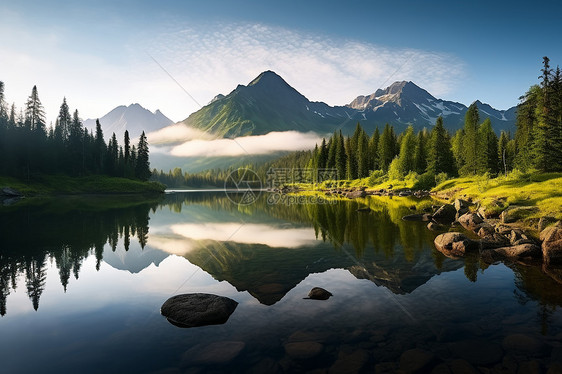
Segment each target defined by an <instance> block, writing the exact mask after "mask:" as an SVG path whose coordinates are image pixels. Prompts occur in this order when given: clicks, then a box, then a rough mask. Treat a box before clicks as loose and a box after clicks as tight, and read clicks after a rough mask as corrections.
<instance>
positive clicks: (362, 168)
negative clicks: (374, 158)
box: [356, 124, 371, 178]
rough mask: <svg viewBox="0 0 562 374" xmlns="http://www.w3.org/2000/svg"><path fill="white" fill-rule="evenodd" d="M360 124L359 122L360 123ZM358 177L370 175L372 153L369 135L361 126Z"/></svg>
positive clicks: (358, 145)
mask: <svg viewBox="0 0 562 374" xmlns="http://www.w3.org/2000/svg"><path fill="white" fill-rule="evenodd" d="M358 125H359V124H358ZM359 127H360V126H359ZM356 157H357V177H358V178H365V177H368V176H369V168H370V164H371V162H370V159H371V157H370V153H369V137H368V136H367V133H366V132H365V131H364V130H363V128H361V131H360V133H359V135H358V137H357V156H356Z"/></svg>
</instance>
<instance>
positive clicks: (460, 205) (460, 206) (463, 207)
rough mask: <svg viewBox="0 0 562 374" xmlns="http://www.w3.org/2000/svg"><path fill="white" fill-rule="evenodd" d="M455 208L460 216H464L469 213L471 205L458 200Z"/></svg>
mask: <svg viewBox="0 0 562 374" xmlns="http://www.w3.org/2000/svg"><path fill="white" fill-rule="evenodd" d="M454 206H455V209H456V210H457V212H459V213H460V214H464V213H466V212H468V207H469V206H470V203H469V202H468V201H466V200H462V199H456V200H455V202H454Z"/></svg>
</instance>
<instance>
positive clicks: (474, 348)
mask: <svg viewBox="0 0 562 374" xmlns="http://www.w3.org/2000/svg"><path fill="white" fill-rule="evenodd" d="M449 349H450V351H451V353H452V354H453V357H455V358H461V359H463V360H466V361H468V362H469V363H471V364H472V365H476V366H480V365H484V366H486V365H492V364H495V363H496V362H500V361H501V359H502V357H503V351H502V348H501V346H500V345H499V344H495V343H491V342H488V341H486V340H462V341H459V342H455V343H451V344H450V345H449Z"/></svg>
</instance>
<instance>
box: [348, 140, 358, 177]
mask: <svg viewBox="0 0 562 374" xmlns="http://www.w3.org/2000/svg"><path fill="white" fill-rule="evenodd" d="M345 153H346V172H347V179H356V178H357V151H356V149H355V145H354V143H353V138H349V137H348V138H347V139H346V140H345Z"/></svg>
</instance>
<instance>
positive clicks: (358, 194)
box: [345, 190, 367, 199]
mask: <svg viewBox="0 0 562 374" xmlns="http://www.w3.org/2000/svg"><path fill="white" fill-rule="evenodd" d="M365 196H367V193H366V192H365V191H364V190H358V191H351V192H348V193H347V195H346V196H345V197H347V198H348V199H357V198H360V197H365Z"/></svg>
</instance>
